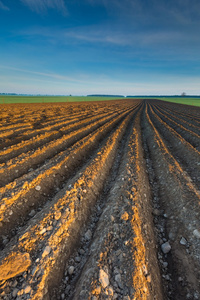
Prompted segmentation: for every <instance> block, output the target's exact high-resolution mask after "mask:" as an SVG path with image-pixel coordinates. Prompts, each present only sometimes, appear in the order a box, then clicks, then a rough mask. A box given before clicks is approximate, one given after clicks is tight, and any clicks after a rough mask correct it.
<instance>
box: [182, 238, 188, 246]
mask: <svg viewBox="0 0 200 300" xmlns="http://www.w3.org/2000/svg"><path fill="white" fill-rule="evenodd" d="M180 244H181V245H184V246H185V245H187V240H186V239H185V238H184V237H182V238H181V239H180Z"/></svg>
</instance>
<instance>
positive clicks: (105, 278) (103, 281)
mask: <svg viewBox="0 0 200 300" xmlns="http://www.w3.org/2000/svg"><path fill="white" fill-rule="evenodd" d="M99 281H100V283H101V285H102V287H103V288H104V289H105V288H106V287H107V286H108V285H109V278H108V274H107V273H106V272H105V271H104V270H103V269H101V270H100V271H99Z"/></svg>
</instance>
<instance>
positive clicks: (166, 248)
mask: <svg viewBox="0 0 200 300" xmlns="http://www.w3.org/2000/svg"><path fill="white" fill-rule="evenodd" d="M171 248H172V247H171V246H170V243H169V242H166V243H164V244H162V245H161V249H162V252H163V253H165V254H167V253H169V251H170V250H171Z"/></svg>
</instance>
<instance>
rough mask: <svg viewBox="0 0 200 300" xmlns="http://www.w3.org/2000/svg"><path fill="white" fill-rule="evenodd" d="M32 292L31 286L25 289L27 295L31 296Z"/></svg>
mask: <svg viewBox="0 0 200 300" xmlns="http://www.w3.org/2000/svg"><path fill="white" fill-rule="evenodd" d="M30 291H31V287H30V285H28V286H27V287H26V288H25V289H24V293H25V294H29V293H30Z"/></svg>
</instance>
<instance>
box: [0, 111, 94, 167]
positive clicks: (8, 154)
mask: <svg viewBox="0 0 200 300" xmlns="http://www.w3.org/2000/svg"><path fill="white" fill-rule="evenodd" d="M98 119H100V117H98V116H94V117H91V118H89V119H87V120H82V121H80V122H78V123H77V124H71V125H70V126H66V127H64V128H62V131H56V130H54V131H51V132H46V133H44V134H41V135H39V136H36V137H33V138H31V139H30V140H28V141H22V142H21V143H19V144H17V145H13V146H11V147H9V148H7V149H6V150H3V151H0V162H1V163H4V162H5V161H6V160H8V159H11V158H13V157H16V156H18V155H20V154H21V153H25V152H28V151H30V150H32V149H36V148H38V147H41V146H43V145H44V144H46V143H48V142H50V141H51V140H53V139H59V138H61V137H62V135H64V134H67V133H69V132H71V131H72V130H76V129H78V128H81V127H83V126H86V125H88V124H90V123H92V122H94V121H96V120H98Z"/></svg>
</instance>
